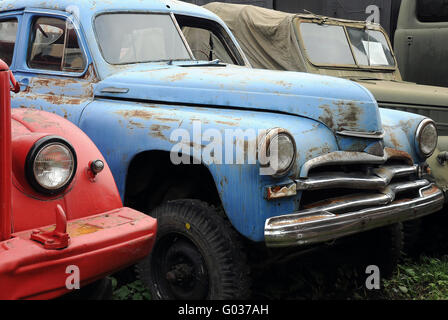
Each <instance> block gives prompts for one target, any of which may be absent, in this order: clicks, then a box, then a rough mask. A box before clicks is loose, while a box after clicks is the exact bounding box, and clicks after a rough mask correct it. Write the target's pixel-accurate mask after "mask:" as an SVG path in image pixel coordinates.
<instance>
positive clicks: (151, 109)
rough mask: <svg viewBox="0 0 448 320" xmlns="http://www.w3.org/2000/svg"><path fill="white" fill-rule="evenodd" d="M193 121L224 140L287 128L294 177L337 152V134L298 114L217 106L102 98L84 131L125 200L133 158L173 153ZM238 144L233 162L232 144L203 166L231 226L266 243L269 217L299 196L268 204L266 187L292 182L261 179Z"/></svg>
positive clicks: (294, 204)
mask: <svg viewBox="0 0 448 320" xmlns="http://www.w3.org/2000/svg"><path fill="white" fill-rule="evenodd" d="M195 122H199V123H200V124H201V131H202V133H203V135H205V133H206V132H207V131H208V130H214V131H215V132H218V133H221V134H222V136H223V137H224V136H225V134H226V131H232V130H242V131H243V132H244V131H245V130H247V129H252V130H255V131H256V132H257V131H258V130H259V129H270V128H272V127H273V124H275V125H274V126H275V127H282V128H285V129H287V130H289V131H290V132H291V133H292V135H293V136H294V137H295V139H296V143H297V152H298V154H297V162H296V164H295V168H294V169H293V171H292V174H291V178H294V176H295V175H297V174H298V172H299V170H300V167H301V166H302V164H303V163H305V162H306V161H307V160H309V159H312V158H314V157H316V156H319V155H322V154H325V153H328V152H332V151H335V150H337V149H338V147H337V142H336V139H335V137H334V135H333V133H332V132H331V131H330V130H329V129H328V128H327V127H325V126H324V125H322V124H320V123H319V122H316V121H314V120H310V119H307V118H301V117H297V116H289V115H280V114H276V113H270V112H253V111H248V110H229V109H219V112H217V109H215V108H204V107H187V106H166V105H153V104H143V103H131V102H121V101H108V100H98V101H94V102H93V103H91V104H90V105H89V106H88V107H87V108H86V110H85V111H84V113H83V115H82V118H81V121H80V127H81V128H82V129H83V130H84V131H85V132H86V133H87V134H88V135H89V136H90V137H91V139H92V140H93V141H94V142H95V143H96V145H97V146H98V147H99V149H100V150H101V152H102V153H103V155H104V156H105V158H106V160H107V162H108V163H109V166H110V167H111V170H112V172H113V175H114V177H115V180H116V183H117V185H118V189H119V192H120V195H121V197H122V198H123V197H124V193H125V182H126V175H127V170H128V168H129V165H130V162H131V160H132V159H133V158H134V157H135V156H136V155H137V154H139V153H141V152H145V151H153V150H158V151H166V152H171V151H172V150H173V147H174V146H176V145H178V143H179V140H178V139H177V137H176V134H175V133H176V132H179V131H175V130H179V129H180V130H184V132H185V133H187V134H189V135H190V137H193V136H194V132H193V131H194V123H195ZM105 128H107V130H105ZM172 135H173V136H172ZM173 137H174V139H173ZM253 139H254V137H250V136H245V138H244V143H242V144H240V148H241V149H240V150H244V152H246V151H247V149H246V147H245V146H246V145H247V144H249V143H250V142H251V141H252V140H253ZM255 139H256V138H255ZM252 142H253V141H252ZM209 143H210V142H204V141H203V140H199V141H195V140H194V137H193V141H191V142H190V143H189V144H188V150H190V155H193V156H195V154H194V148H195V147H196V148H199V149H200V150H202V151H203V150H204V149H205V148H206V147H207V145H208V144H209ZM237 144H238V143H237V142H236V140H234V141H233V143H232V146H233V147H234V148H233V150H231V154H232V155H233V162H232V163H228V162H227V161H226V160H227V159H225V154H226V152H229V151H228V150H224V149H226V148H227V147H228V144H224V145H225V147H226V148H224V149H223V150H222V151H223V152H222V158H221V159H222V160H223V161H222V164H219V163H211V164H207V163H205V162H204V159H205V157H204V159H202V160H203V161H202V163H203V164H204V165H206V167H207V168H208V170H209V171H210V173H211V175H212V177H213V179H214V181H215V185H216V188H217V190H218V192H219V196H220V198H221V201H222V204H223V207H224V210H225V212H226V214H227V216H228V217H229V220H230V221H231V223H232V224H233V226H234V227H235V228H236V229H237V230H238V231H239V232H240V233H241V234H243V235H244V236H245V237H247V238H249V239H251V240H254V241H263V240H264V224H265V221H266V219H267V218H270V217H273V216H278V215H281V214H285V213H289V212H293V211H294V210H297V209H298V208H299V202H300V194H299V195H297V196H295V197H293V198H291V197H290V198H285V199H281V200H273V201H267V200H265V197H264V192H265V187H266V186H268V185H272V184H275V183H280V182H285V181H292V180H291V179H290V178H283V179H274V178H272V177H271V176H263V175H260V167H259V165H258V163H257V162H256V163H255V164H248V163H247V158H246V160H245V161H244V164H237V163H236V157H235V154H236V150H237V146H236V145H237ZM195 158H197V157H195ZM279 180H280V181H279Z"/></svg>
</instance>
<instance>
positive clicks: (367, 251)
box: [362, 223, 404, 278]
mask: <svg viewBox="0 0 448 320" xmlns="http://www.w3.org/2000/svg"><path fill="white" fill-rule="evenodd" d="M363 237H365V238H364V239H365V242H364V243H363V245H364V246H363V248H362V250H363V252H364V254H363V257H364V259H363V263H364V265H365V266H364V268H365V267H367V266H369V265H376V266H378V267H379V269H380V273H381V277H382V278H390V277H391V276H392V275H393V274H394V273H395V271H396V270H397V267H398V263H399V261H400V258H401V253H402V250H403V239H404V234H403V225H402V224H401V223H396V224H393V225H390V226H386V227H382V228H378V229H374V230H372V231H369V232H366V233H365V234H363Z"/></svg>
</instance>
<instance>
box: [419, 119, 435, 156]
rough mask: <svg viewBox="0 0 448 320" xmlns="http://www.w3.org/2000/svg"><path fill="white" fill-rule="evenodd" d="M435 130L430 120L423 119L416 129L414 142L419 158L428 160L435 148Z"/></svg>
mask: <svg viewBox="0 0 448 320" xmlns="http://www.w3.org/2000/svg"><path fill="white" fill-rule="evenodd" d="M437 139H438V134H437V128H436V125H435V123H434V121H432V120H431V119H425V120H423V121H422V122H420V124H419V125H418V127H417V131H416V134H415V141H416V145H417V150H418V152H419V153H420V155H421V156H423V157H425V158H429V157H430V156H431V155H432V154H433V152H434V150H435V149H436V147H437Z"/></svg>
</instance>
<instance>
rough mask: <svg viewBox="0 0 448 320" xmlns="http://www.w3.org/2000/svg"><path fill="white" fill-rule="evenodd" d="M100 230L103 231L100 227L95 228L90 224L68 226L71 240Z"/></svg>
mask: <svg viewBox="0 0 448 320" xmlns="http://www.w3.org/2000/svg"><path fill="white" fill-rule="evenodd" d="M99 230H102V228H101V227H99V226H93V225H90V224H76V223H73V224H69V225H68V226H67V232H68V234H69V235H70V237H71V238H76V237H79V236H82V235H86V234H91V233H95V232H97V231H99Z"/></svg>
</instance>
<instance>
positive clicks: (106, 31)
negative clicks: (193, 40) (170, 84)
mask: <svg viewBox="0 0 448 320" xmlns="http://www.w3.org/2000/svg"><path fill="white" fill-rule="evenodd" d="M95 29H96V34H97V41H98V43H99V46H100V48H101V52H102V54H103V57H104V59H105V60H106V61H107V62H108V63H110V64H131V63H143V62H155V61H171V60H191V57H190V55H189V53H188V49H187V47H186V45H185V43H184V42H183V40H182V37H181V35H180V34H179V32H178V29H177V28H176V25H175V23H174V21H173V20H172V18H171V16H170V15H168V14H143V13H113V14H103V15H100V16H98V17H97V18H96V19H95Z"/></svg>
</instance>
